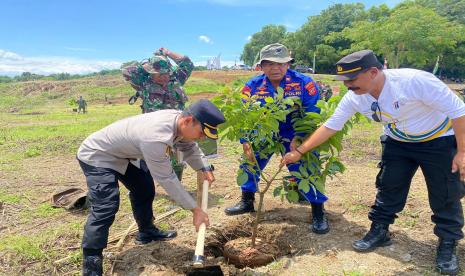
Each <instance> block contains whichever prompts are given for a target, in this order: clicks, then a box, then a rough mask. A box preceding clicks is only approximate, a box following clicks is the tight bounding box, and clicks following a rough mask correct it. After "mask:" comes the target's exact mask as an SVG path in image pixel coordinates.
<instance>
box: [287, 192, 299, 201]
mask: <svg viewBox="0 0 465 276" xmlns="http://www.w3.org/2000/svg"><path fill="white" fill-rule="evenodd" d="M287 200H289V202H297V201H299V194H298V193H297V192H296V191H294V190H290V191H288V192H287Z"/></svg>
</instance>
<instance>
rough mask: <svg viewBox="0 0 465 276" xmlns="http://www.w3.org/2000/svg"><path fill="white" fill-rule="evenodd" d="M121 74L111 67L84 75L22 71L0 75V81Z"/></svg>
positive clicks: (70, 78) (62, 78) (79, 77)
mask: <svg viewBox="0 0 465 276" xmlns="http://www.w3.org/2000/svg"><path fill="white" fill-rule="evenodd" d="M119 74H121V70H119V69H113V70H102V71H100V72H95V73H90V74H85V75H77V74H73V75H71V74H69V73H58V74H51V75H47V76H44V75H39V74H33V73H30V72H23V73H22V74H21V75H18V76H15V77H8V76H0V83H6V82H16V81H33V80H58V81H60V80H73V79H81V78H86V77H93V76H108V75H119Z"/></svg>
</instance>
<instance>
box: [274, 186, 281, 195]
mask: <svg viewBox="0 0 465 276" xmlns="http://www.w3.org/2000/svg"><path fill="white" fill-rule="evenodd" d="M282 190H283V186H278V187H276V188H275V189H274V190H273V196H274V197H277V196H280V195H281V192H282Z"/></svg>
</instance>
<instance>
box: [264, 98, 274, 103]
mask: <svg viewBox="0 0 465 276" xmlns="http://www.w3.org/2000/svg"><path fill="white" fill-rule="evenodd" d="M265 102H266V103H274V99H273V98H272V97H266V98H265Z"/></svg>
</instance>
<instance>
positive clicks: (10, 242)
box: [0, 235, 46, 261]
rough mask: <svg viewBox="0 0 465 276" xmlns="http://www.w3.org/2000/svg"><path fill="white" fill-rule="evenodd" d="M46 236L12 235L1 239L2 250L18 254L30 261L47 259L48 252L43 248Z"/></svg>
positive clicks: (0, 249) (0, 247)
mask: <svg viewBox="0 0 465 276" xmlns="http://www.w3.org/2000/svg"><path fill="white" fill-rule="evenodd" d="M44 240H45V239H44V238H41V237H37V236H36V237H31V236H30V235H28V236H23V235H11V236H6V237H2V239H0V251H7V252H11V253H15V254H18V255H19V256H21V257H22V258H25V259H26V260H28V261H34V260H45V259H46V252H44V251H43V250H42V249H41V246H43V244H44Z"/></svg>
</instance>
